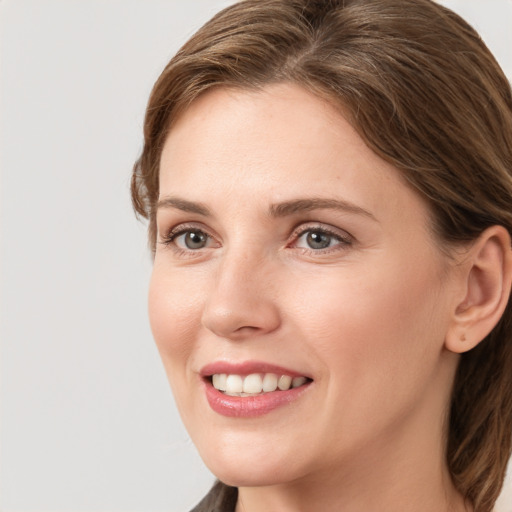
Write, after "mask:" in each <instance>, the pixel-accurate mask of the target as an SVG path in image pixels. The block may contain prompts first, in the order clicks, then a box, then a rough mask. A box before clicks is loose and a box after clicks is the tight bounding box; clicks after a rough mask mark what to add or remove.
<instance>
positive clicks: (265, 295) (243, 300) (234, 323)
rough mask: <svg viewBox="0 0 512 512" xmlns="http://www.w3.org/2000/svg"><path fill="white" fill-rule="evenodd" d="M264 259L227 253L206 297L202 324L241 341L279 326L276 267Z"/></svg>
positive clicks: (215, 332)
mask: <svg viewBox="0 0 512 512" xmlns="http://www.w3.org/2000/svg"><path fill="white" fill-rule="evenodd" d="M271 267H272V265H271V264H270V262H268V261H266V260H265V259H264V258H261V257H260V258H257V257H254V256H251V255H248V254H233V255H230V256H226V257H225V258H224V259H223V260H222V261H221V262H220V263H219V266H218V267H217V269H216V275H215V279H214V280H213V282H212V288H211V289H210V293H209V296H208V297H207V300H206V303H205V306H204V309H203V315H202V324H203V326H204V327H205V328H206V329H208V330H210V331H211V332H213V333H214V334H216V335H217V336H219V337H221V338H225V339H230V340H234V341H236V340H243V339H246V338H250V337H254V336H262V335H264V334H268V333H271V332H273V331H275V330H276V329H278V327H279V326H280V323H281V317H280V312H279V308H278V304H277V297H276V293H277V292H278V290H277V289H276V281H275V278H276V276H275V269H274V270H272V268H271Z"/></svg>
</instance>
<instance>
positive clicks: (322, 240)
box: [307, 231, 331, 249]
mask: <svg viewBox="0 0 512 512" xmlns="http://www.w3.org/2000/svg"><path fill="white" fill-rule="evenodd" d="M307 241H308V245H309V246H310V247H311V248H312V249H325V248H326V247H329V244H330V243H331V237H330V235H327V234H325V233H321V232H319V231H312V232H311V233H309V234H308V237H307Z"/></svg>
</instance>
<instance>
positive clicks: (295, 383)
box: [292, 377, 306, 388]
mask: <svg viewBox="0 0 512 512" xmlns="http://www.w3.org/2000/svg"><path fill="white" fill-rule="evenodd" d="M303 384H306V377H294V378H293V380H292V388H298V387H300V386H302V385H303Z"/></svg>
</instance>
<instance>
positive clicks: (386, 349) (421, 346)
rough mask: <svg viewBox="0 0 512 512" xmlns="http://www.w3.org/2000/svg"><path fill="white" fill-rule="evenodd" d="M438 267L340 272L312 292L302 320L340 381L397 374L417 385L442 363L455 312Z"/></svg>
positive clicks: (301, 308) (302, 305) (304, 295)
mask: <svg viewBox="0 0 512 512" xmlns="http://www.w3.org/2000/svg"><path fill="white" fill-rule="evenodd" d="M435 275H436V273H435V272H434V271H432V269H430V270H429V269H428V268H425V269H421V268H415V269H410V271H409V270H408V269H406V268H404V266H401V265H398V264H395V262H393V263H391V264H389V265H386V266H384V265H380V266H379V265H377V264H376V265H374V266H368V267H367V268H366V271H365V272H340V274H339V277H338V278H337V279H329V280H327V279H325V280H320V282H321V284H322V286H318V285H319V284H320V282H319V279H318V276H317V278H316V283H314V282H311V283H309V284H310V285H311V286H308V285H306V286H304V287H303V288H302V287H301V288H302V289H301V290H300V291H298V293H295V294H294V297H295V299H293V298H290V300H297V299H296V297H301V300H300V302H298V303H297V304H298V309H297V314H296V315H295V316H296V318H299V319H300V322H301V327H302V328H303V329H302V330H303V331H305V332H307V336H306V339H307V340H309V342H310V343H311V344H312V345H314V347H312V348H313V349H314V351H315V352H316V355H317V356H319V357H320V358H321V359H322V360H323V361H324V362H325V364H326V366H328V367H329V373H330V374H331V377H332V378H333V379H336V380H339V379H343V380H344V381H345V380H351V379H352V381H355V380H358V381H360V380H361V379H363V380H364V381H365V382H368V383H369V382H370V380H373V381H374V382H376V381H379V380H380V379H382V380H386V379H389V376H390V375H392V374H395V375H401V376H403V378H404V379H414V375H415V372H416V374H418V372H420V373H421V372H426V371H428V370H427V369H426V367H425V358H428V359H429V361H430V362H431V363H432V365H434V364H435V359H436V358H437V357H438V355H439V353H440V351H441V349H442V345H443V341H444V332H445V330H446V320H447V316H446V315H445V313H446V310H447V308H446V307H444V306H443V304H442V297H441V294H440V293H439V289H440V282H439V281H436V279H435V277H433V276H435Z"/></svg>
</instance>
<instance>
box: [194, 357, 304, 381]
mask: <svg viewBox="0 0 512 512" xmlns="http://www.w3.org/2000/svg"><path fill="white" fill-rule="evenodd" d="M199 373H200V375H201V376H202V377H211V376H212V375H215V374H218V373H227V374H229V375H250V374H251V373H275V374H278V375H289V376H290V377H308V378H311V377H310V376H309V375H307V374H306V373H302V372H300V371H296V370H292V369H290V368H285V367H283V366H279V365H275V364H272V363H266V362H263V361H243V362H238V363H233V362H229V361H215V362H213V363H209V364H207V365H206V366H203V368H201V370H200V372H199Z"/></svg>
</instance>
